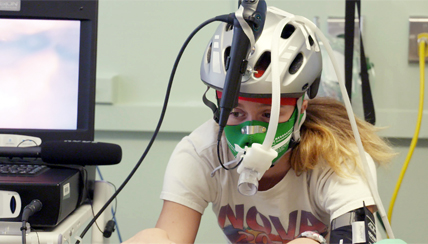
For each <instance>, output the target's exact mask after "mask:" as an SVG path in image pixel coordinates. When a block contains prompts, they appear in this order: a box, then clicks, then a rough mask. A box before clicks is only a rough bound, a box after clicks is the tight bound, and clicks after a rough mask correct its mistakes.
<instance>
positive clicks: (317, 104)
mask: <svg viewBox="0 0 428 244" xmlns="http://www.w3.org/2000/svg"><path fill="white" fill-rule="evenodd" d="M287 15H289V14H288V13H285V12H282V11H281V10H278V9H275V8H268V12H267V17H266V22H265V27H264V30H263V34H262V35H261V36H260V38H259V40H258V41H257V42H256V45H255V48H254V50H253V51H252V53H251V54H250V57H249V59H248V67H249V68H248V70H247V73H246V74H245V76H244V80H243V82H242V84H241V90H240V96H239V98H238V105H237V106H236V107H235V108H234V109H233V111H232V112H231V114H230V116H229V119H228V123H227V126H226V127H225V128H224V134H223V135H222V136H221V139H220V141H218V140H217V138H218V136H217V133H218V131H219V126H218V124H217V123H216V121H215V120H209V121H207V122H206V123H205V124H203V125H202V126H200V127H199V128H197V129H196V130H195V131H194V132H192V133H191V134H190V135H189V136H186V137H185V138H183V140H182V141H181V142H180V143H179V144H178V145H177V147H176V149H175V150H174V152H173V154H172V156H171V159H170V162H169V164H168V167H167V170H166V173H165V180H164V187H163V190H162V193H161V198H162V199H163V200H164V205H163V208H162V212H161V214H160V217H159V220H158V222H157V224H156V228H153V229H147V230H143V231H141V232H140V233H138V234H137V235H135V236H134V237H133V238H131V239H130V240H128V241H127V242H125V243H126V244H129V243H193V242H194V240H195V238H196V234H197V231H198V227H199V224H200V220H201V216H202V214H203V212H204V210H205V208H206V207H207V206H208V204H209V203H212V208H213V211H214V212H215V214H216V216H217V219H218V224H219V226H220V228H221V229H222V230H223V232H224V234H225V236H226V238H227V241H228V242H230V243H261V242H263V243H273V242H278V243H287V242H289V243H326V239H327V240H330V243H339V242H342V243H351V241H352V238H353V237H355V236H356V234H357V233H355V232H354V233H353V232H352V228H351V226H352V225H354V224H355V223H357V222H359V221H360V220H361V218H362V219H363V221H368V220H367V219H370V218H372V219H373V212H374V211H375V203H374V200H373V197H372V195H371V192H370V189H369V187H368V185H367V183H366V181H365V180H364V176H363V174H362V167H360V166H361V163H360V158H359V155H358V151H357V148H356V144H355V140H354V137H353V134H352V130H351V127H350V125H349V120H348V117H347V113H346V110H345V108H344V106H343V105H342V104H341V103H339V102H337V101H335V100H332V99H328V98H315V99H312V98H314V97H315V95H316V93H317V90H318V85H319V77H320V74H321V56H320V52H319V46H318V44H317V43H316V41H315V40H316V39H315V38H312V37H311V32H310V31H308V30H307V29H306V28H305V26H304V25H301V24H299V23H297V22H293V21H291V22H289V23H287V24H284V26H282V31H281V34H280V36H276V35H275V33H276V32H275V31H274V29H275V28H276V25H277V23H278V22H280V21H281V20H282V19H284V18H286V16H287ZM230 31H231V30H230V28H229V27H228V26H227V25H220V27H219V28H218V29H217V31H216V33H215V34H214V37H213V39H212V40H211V42H210V44H209V45H208V48H207V51H206V53H205V56H204V58H203V62H202V66H201V77H202V80H203V81H204V82H205V83H206V84H207V85H208V86H210V87H213V88H215V89H216V90H218V92H217V93H216V97H217V98H218V99H222V97H221V96H222V93H221V90H222V88H223V86H224V77H225V72H226V71H225V70H226V69H225V65H226V64H225V62H224V61H225V60H227V55H228V51H227V50H228V48H229V47H230V43H231V36H232V35H231V32H230ZM272 38H279V42H280V45H279V46H280V50H279V52H280V57H281V58H282V61H284V60H285V61H284V62H283V63H280V67H282V68H281V70H282V71H283V72H282V73H281V76H280V79H281V95H282V98H281V102H280V103H281V106H280V113H279V121H278V122H279V123H278V129H277V131H276V134H275V139H274V143H273V145H272V148H273V149H274V150H275V152H276V157H275V158H274V159H273V160H271V161H272V162H269V164H270V167H269V168H268V169H267V171H266V172H264V173H263V174H262V176H261V178H260V180H259V181H258V192H257V193H256V194H255V195H252V196H248V195H243V194H241V193H240V192H239V190H238V187H237V185H238V181H239V173H238V172H237V170H235V168H236V167H239V164H240V163H239V161H240V160H239V159H240V156H241V155H242V154H240V151H241V150H243V149H244V148H245V146H247V147H250V148H251V146H252V145H254V144H255V143H262V142H263V140H264V138H265V135H266V130H267V129H268V123H269V120H270V115H271V114H270V113H271V103H272V101H271V98H270V96H271V93H272V89H271V82H272V75H271V67H270V63H271V60H270V57H271V55H270V51H271V49H270V47H271V42H272V41H271V40H272ZM215 57H219V59H217V60H216V59H215ZM219 70H220V73H219ZM305 94H308V96H309V98H310V100H306V99H305ZM214 111H215V109H214ZM215 117H217V116H215ZM358 125H359V130H360V134H361V137H362V141H363V145H364V147H365V150H366V155H365V156H366V157H367V160H368V161H369V164H370V166H371V169H372V171H373V172H372V173H373V174H374V175H375V163H374V162H376V163H378V164H384V163H386V162H388V161H389V160H390V159H391V158H392V156H393V155H394V153H393V151H392V150H391V148H390V147H389V146H388V144H387V143H385V142H384V141H383V140H382V139H381V138H379V137H378V136H377V135H376V134H375V129H374V127H373V126H371V125H370V124H368V123H366V122H364V121H360V120H358ZM236 158H237V159H236ZM228 162H232V163H231V164H230V165H228V164H227V163H228ZM220 165H222V166H220ZM226 169H229V170H226ZM366 207H367V208H366ZM369 210H370V211H369ZM358 234H359V233H358ZM374 234H376V233H374ZM367 242H368V240H367Z"/></svg>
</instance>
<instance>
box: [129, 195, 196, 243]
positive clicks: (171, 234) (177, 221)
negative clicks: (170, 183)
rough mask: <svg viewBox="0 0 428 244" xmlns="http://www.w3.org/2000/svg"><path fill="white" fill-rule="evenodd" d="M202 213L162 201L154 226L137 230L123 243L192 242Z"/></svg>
mask: <svg viewBox="0 0 428 244" xmlns="http://www.w3.org/2000/svg"><path fill="white" fill-rule="evenodd" d="M201 217H202V214H201V213H199V212H197V211H195V210H193V209H191V208H188V207H186V206H184V205H181V204H178V203H175V202H170V201H164V203H163V208H162V211H161V214H160V216H159V219H158V222H157V224H156V228H151V229H146V230H143V231H140V232H138V233H137V234H136V235H135V236H133V237H132V238H131V239H129V240H127V241H126V242H124V243H123V244H143V243H165V244H166V243H169V244H171V243H177V244H181V243H194V242H195V238H196V234H197V233H198V229H199V224H200V222H201Z"/></svg>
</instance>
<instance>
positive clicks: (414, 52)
mask: <svg viewBox="0 0 428 244" xmlns="http://www.w3.org/2000/svg"><path fill="white" fill-rule="evenodd" d="M420 33H428V17H410V18H409V62H419V53H418V52H419V51H418V50H419V48H418V35H419V34H420ZM425 61H428V59H427V58H426V59H425Z"/></svg>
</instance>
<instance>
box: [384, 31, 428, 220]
mask: <svg viewBox="0 0 428 244" xmlns="http://www.w3.org/2000/svg"><path fill="white" fill-rule="evenodd" d="M427 47H428V33H421V34H419V35H418V48H419V49H418V51H419V52H418V53H419V74H420V76H419V79H420V82H419V87H420V89H419V108H418V118H417V121H416V128H415V132H414V134H413V138H412V141H411V143H410V147H409V151H408V152H407V156H406V159H405V161H404V164H403V166H402V168H401V172H400V176H399V177H398V180H397V183H396V185H395V189H394V193H393V194H392V197H391V201H390V204H389V209H388V219H389V222H390V223H391V219H392V212H393V211H394V205H395V200H396V199H397V195H398V192H399V190H400V187H401V183H402V181H403V178H404V175H405V174H406V171H407V167H408V165H409V163H410V160H411V158H412V156H413V152H414V150H415V148H416V144H417V143H418V137H419V131H420V129H421V124H422V115H423V111H424V96H425V93H424V91H425V58H426V57H428V50H427Z"/></svg>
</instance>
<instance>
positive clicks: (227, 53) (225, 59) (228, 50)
mask: <svg viewBox="0 0 428 244" xmlns="http://www.w3.org/2000/svg"><path fill="white" fill-rule="evenodd" d="M229 56H230V47H227V48H226V49H224V66H225V67H226V62H227V58H229Z"/></svg>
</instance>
